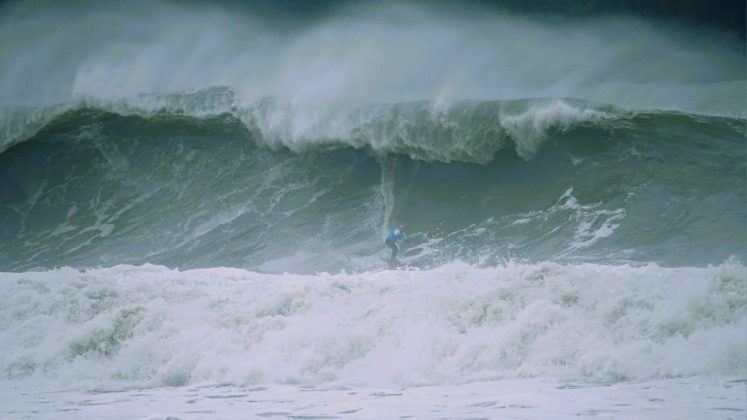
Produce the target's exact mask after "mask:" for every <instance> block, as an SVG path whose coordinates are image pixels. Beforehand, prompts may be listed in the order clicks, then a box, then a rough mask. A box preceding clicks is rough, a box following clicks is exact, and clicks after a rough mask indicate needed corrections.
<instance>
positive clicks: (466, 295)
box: [0, 261, 747, 388]
mask: <svg viewBox="0 0 747 420" xmlns="http://www.w3.org/2000/svg"><path fill="white" fill-rule="evenodd" d="M0 282H2V286H3V288H4V290H5V291H6V292H5V293H4V294H3V297H2V298H1V299H2V305H0V372H2V380H3V381H5V382H24V383H36V382H38V383H44V384H46V385H49V386H52V387H73V388H77V387H91V386H99V387H115V388H116V387H120V386H123V387H125V386H157V385H185V384H195V383H234V384H242V385H247V384H256V383H262V384H281V383H286V384H332V385H351V386H380V385H381V386H408V385H424V384H432V385H435V384H454V383H466V382H474V381H483V380H496V379H500V378H507V377H546V376H551V377H556V378H569V379H581V380H587V379H588V380H604V381H607V380H609V381H618V380H626V379H654V378H668V377H679V376H693V375H724V376H730V377H741V378H744V377H745V376H746V375H747V363H745V360H747V357H745V356H747V343H746V342H745V328H747V269H746V268H745V267H744V266H743V265H742V264H741V263H738V262H731V261H730V262H726V263H724V264H722V265H720V266H718V267H708V268H687V267H679V268H666V267H659V266H656V265H647V266H641V267H633V266H627V265H622V266H610V265H595V264H581V265H558V264H553V263H542V264H535V265H507V266H503V267H496V268H474V267H471V266H468V265H464V264H461V263H452V264H449V265H446V266H442V267H440V268H437V269H433V270H428V271H382V272H371V273H363V274H344V273H343V274H336V275H331V274H325V273H320V274H317V275H307V276H305V275H292V274H283V275H269V274H259V273H255V272H250V271H245V270H241V269H230V268H210V269H200V270H189V271H179V270H176V269H168V268H165V267H160V266H152V265H145V266H140V267H135V266H124V265H121V266H116V267H112V268H102V269H89V270H85V271H78V270H74V269H70V268H62V269H58V270H52V271H46V272H29V273H3V274H0Z"/></svg>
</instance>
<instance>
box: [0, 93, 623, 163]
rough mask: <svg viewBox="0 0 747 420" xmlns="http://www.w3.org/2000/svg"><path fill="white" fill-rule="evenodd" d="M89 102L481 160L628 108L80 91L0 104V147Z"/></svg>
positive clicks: (262, 133) (304, 141) (302, 147)
mask: <svg viewBox="0 0 747 420" xmlns="http://www.w3.org/2000/svg"><path fill="white" fill-rule="evenodd" d="M85 109H94V110H100V111H104V112H113V113H115V114H118V115H123V116H130V115H135V116H142V117H154V116H157V115H165V116H169V115H186V116H191V117H197V118H206V117H214V116H217V115H221V114H226V113H228V114H231V115H233V116H234V117H235V118H238V119H239V120H241V121H242V122H243V123H244V125H245V126H246V127H247V128H248V129H249V130H250V131H251V132H253V133H254V134H255V140H256V141H259V142H260V143H263V144H265V145H267V146H269V147H272V148H275V149H277V148H287V149H290V150H293V151H296V152H303V151H306V150H309V149H315V148H336V147H345V146H347V147H355V148H360V147H368V148H370V149H372V150H373V151H375V152H376V153H379V154H386V153H404V154H409V155H410V156H411V157H414V158H417V159H422V160H438V161H444V162H449V161H465V162H478V163H486V162H488V161H489V160H490V159H491V158H492V156H493V154H495V153H496V152H497V151H498V150H500V149H502V148H503V147H504V146H505V144H506V143H507V142H512V143H513V144H514V146H515V149H516V152H517V154H519V156H521V157H523V158H525V159H530V158H531V157H532V156H533V155H534V153H536V151H537V150H538V148H539V147H540V145H541V143H542V141H543V140H544V139H545V138H546V137H547V135H548V133H550V132H553V131H554V132H561V133H562V132H564V131H567V130H570V129H572V128H573V127H576V126H579V125H583V124H591V125H598V126H605V124H614V121H616V120H620V119H626V118H629V116H630V115H631V114H629V113H625V112H622V111H619V110H615V109H614V108H612V107H609V106H604V105H599V104H592V103H588V102H585V101H578V100H572V99H524V100H512V101H456V102H453V103H448V104H443V103H440V102H437V101H433V102H432V101H416V102H404V103H395V104H383V103H382V104H365V103H342V104H334V105H333V104H327V105H323V106H319V107H314V108H306V107H301V108H299V107H294V106H293V105H292V104H289V103H286V102H282V101H280V100H277V99H272V98H264V99H262V100H259V101H257V102H253V103H251V104H248V105H242V104H241V102H240V101H239V100H237V98H236V95H235V93H234V91H232V90H231V89H229V88H226V87H218V88H211V89H206V90H198V91H194V92H184V93H176V94H169V95H161V94H148V95H145V94H143V95H137V96H136V97H134V98H115V99H110V100H101V99H96V98H81V99H80V100H78V101H73V102H69V103H61V104H57V105H54V106H49V107H43V108H28V107H23V108H8V109H4V110H0V122H2V123H3V124H2V126H3V127H4V128H3V132H2V138H1V139H0V140H1V141H0V151H1V150H4V149H7V148H8V147H10V146H12V145H13V144H16V143H18V142H20V141H23V140H25V139H28V138H30V137H32V136H33V135H35V134H36V133H37V132H38V131H39V130H40V129H42V128H43V127H45V126H46V125H48V124H49V123H51V122H52V121H53V120H55V119H56V118H59V117H60V116H61V115H63V114H64V113H67V112H75V111H77V110H85Z"/></svg>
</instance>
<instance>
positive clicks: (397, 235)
mask: <svg viewBox="0 0 747 420" xmlns="http://www.w3.org/2000/svg"><path fill="white" fill-rule="evenodd" d="M406 227H407V226H406V225H405V224H404V223H403V224H401V225H399V227H398V228H397V229H393V230H392V231H391V232H389V234H388V235H387V236H386V239H385V240H384V243H385V244H386V246H388V247H389V248H391V249H392V258H391V259H390V260H389V261H390V262H393V263H396V262H397V254H399V247H398V246H397V242H399V241H404V240H405V239H407V235H405V228H406Z"/></svg>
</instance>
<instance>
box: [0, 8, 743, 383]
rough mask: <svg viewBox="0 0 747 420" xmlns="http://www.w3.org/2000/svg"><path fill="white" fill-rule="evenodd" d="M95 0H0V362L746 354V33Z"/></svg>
mask: <svg viewBox="0 0 747 420" xmlns="http://www.w3.org/2000/svg"><path fill="white" fill-rule="evenodd" d="M183 6H184V5H183ZM46 7H49V8H50V10H54V8H53V7H52V6H51V5H50V4H46ZM113 7H114V6H111V5H108V6H99V7H98V8H93V7H92V8H91V9H90V10H88V11H87V12H86V13H81V14H80V15H79V16H76V17H75V19H76V23H77V26H76V28H78V29H75V30H74V29H71V27H68V26H65V25H62V24H60V21H59V16H58V15H57V14H55V13H53V12H51V11H50V12H43V10H45V9H44V8H33V7H30V8H24V7H20V6H19V7H18V8H17V9H15V10H14V13H11V14H8V16H6V17H5V18H4V20H0V40H2V41H0V63H2V64H3V65H2V66H0V86H2V89H3V90H2V97H0V122H1V123H2V128H1V130H2V131H1V133H0V134H1V135H2V137H1V138H0V151H1V152H0V271H3V272H5V273H2V274H0V281H2V284H3V288H4V289H5V291H6V292H5V293H4V295H3V296H4V297H3V298H2V302H3V304H2V306H1V307H0V337H2V340H0V343H1V344H0V345H1V346H2V348H1V350H2V351H1V352H0V379H2V380H3V381H4V382H3V383H5V384H12V385H13V386H17V385H18V384H44V385H45V386H46V387H49V388H53V389H57V388H70V387H71V388H73V389H90V388H107V389H108V388H122V387H154V386H185V385H194V384H203V383H208V384H233V385H236V386H249V385H257V384H259V385H272V384H299V385H320V384H322V385H323V384H332V385H333V386H353V387H356V386H358V387H370V386H404V387H407V386H414V385H450V384H465V383H474V382H477V381H498V380H502V379H504V378H516V377H529V378H536V377H542V378H544V377H550V378H560V379H572V380H590V381H604V382H606V383H618V382H621V381H622V382H625V381H630V380H643V381H645V380H658V379H666V378H682V377H700V376H703V375H706V376H715V377H718V378H729V379H737V380H740V379H744V378H745V377H747V364H745V360H747V337H745V329H746V328H747V269H745V267H744V265H743V261H744V260H745V258H746V257H747V241H745V237H746V236H745V235H746V234H747V225H746V221H747V182H745V174H746V173H747V147H746V142H745V135H746V134H747V128H746V127H747V126H746V123H745V94H744V92H745V90H744V89H745V80H744V51H743V45H741V47H740V45H739V44H740V41H735V40H733V39H731V38H729V37H726V36H723V35H719V34H712V33H710V32H708V31H705V30H698V31H696V32H697V33H695V34H694V33H689V32H688V31H687V30H685V29H683V28H679V27H661V28H659V27H655V26H652V25H650V24H648V23H646V22H634V21H631V20H624V19H623V20H611V19H610V20H608V21H605V22H604V24H599V25H592V24H588V23H585V24H579V25H576V26H568V25H567V22H562V21H561V22H556V21H529V20H526V18H515V17H514V18H512V17H510V16H506V15H495V16H492V15H488V16H481V17H480V18H479V19H475V20H469V19H466V18H464V17H463V16H462V17H460V16H456V17H454V16H451V17H445V16H443V15H442V14H440V13H437V12H428V11H426V10H422V9H420V8H417V7H414V6H413V7H407V8H404V7H402V6H396V7H395V6H392V8H391V9H387V10H385V9H383V8H380V9H375V8H371V9H370V10H369V9H367V10H366V11H364V12H361V13H363V15H365V16H366V17H367V19H361V18H360V17H358V15H356V14H349V15H348V14H344V13H343V14H341V15H340V16H335V17H331V18H329V19H326V20H322V21H320V22H316V23H315V24H314V25H310V26H308V27H306V26H304V25H303V24H299V23H298V22H295V23H292V24H291V23H288V25H287V26H285V27H282V28H279V29H276V30H274V29H272V28H269V27H268V26H267V25H266V24H262V23H259V22H261V19H260V18H258V17H252V16H249V15H246V16H244V15H240V14H239V15H231V14H229V13H227V12H225V11H221V10H220V9H217V8H216V9H215V10H209V13H208V12H207V11H206V10H205V9H197V6H194V5H193V6H189V7H187V6H184V8H180V7H179V6H178V5H176V4H171V3H159V4H157V5H154V4H151V3H135V7H134V9H133V10H132V11H127V12H124V11H121V10H119V9H116V8H114V9H112V8H113ZM190 7H193V8H195V9H194V10H193V9H190ZM112 10H119V11H120V12H122V13H121V14H118V15H109V14H108V13H109V12H111V11H112ZM135 12H140V13H145V14H146V15H147V16H149V20H146V21H144V22H140V23H136V22H138V21H137V20H136V19H135V18H134V17H133V16H130V13H135ZM393 15H397V16H399V19H402V21H397V20H396V19H395V20H394V22H395V23H391V22H392V21H391V18H392V16H393ZM167 17H169V18H167ZM198 17H202V18H203V19H198ZM247 22H254V25H251V24H247ZM353 23H356V24H357V26H351V25H352V24H353ZM180 25H181V26H180ZM182 27H187V28H190V29H189V31H188V32H184V31H182V30H180V28H182ZM80 28H87V29H88V30H89V31H92V32H93V33H97V34H99V36H97V37H89V36H86V37H81V34H82V33H84V32H85V31H81V30H80ZM622 28H626V29H631V28H635V29H636V31H634V32H628V33H630V36H629V37H623V38H621V37H618V36H615V33H616V32H615V31H616V30H620V29H622ZM508 34H518V36H517V37H515V38H512V39H513V41H510V40H506V37H507V35H508ZM177 35H180V37H179V38H177ZM107 36H108V37H113V38H111V39H114V40H116V41H111V40H108V41H107V39H109V38H107ZM7 40H12V41H10V42H9V41H7ZM242 40H243V41H242ZM393 40H397V41H398V42H393ZM434 40H436V41H438V42H433V41H434ZM540 41H541V42H540ZM538 43H540V44H538ZM69 45H76V46H77V47H76V49H75V50H74V52H73V53H70V54H63V53H64V52H65V51H67V49H69V48H70V47H69ZM537 45H544V47H542V48H538V47H536V46H537ZM561 46H562V47H563V48H566V49H567V50H568V51H569V52H568V53H563V54H561V53H560V52H559V51H558V49H559V48H560V47H561ZM384 47H388V48H384ZM532 48H538V49H537V50H536V51H535V50H533V49H532ZM740 48H741V49H740ZM52 51H54V52H56V53H57V54H56V55H55V54H50V52H52ZM411 51H420V53H421V54H420V55H419V56H417V55H415V56H414V55H412V54H411V53H410V52H411ZM580 51H585V52H586V54H589V53H592V52H593V53H594V54H592V55H591V57H593V58H587V55H585V54H582V53H581V52H580ZM663 52H666V54H663ZM444 57H448V61H445V58H444ZM52 62H53V63H54V66H50V63H52ZM176 63H182V66H181V67H177V64H176ZM429 69H430V70H429ZM402 222H404V223H407V225H408V233H409V235H410V237H409V239H408V240H407V241H406V242H405V243H404V245H403V253H402V257H401V260H402V261H403V263H404V265H405V267H404V268H406V270H403V271H392V270H388V269H387V264H386V261H385V259H386V258H387V255H388V249H387V248H386V247H385V246H384V244H383V237H384V236H385V234H386V232H387V230H388V229H390V228H391V227H392V226H394V225H396V224H398V223H402ZM221 267H230V268H221Z"/></svg>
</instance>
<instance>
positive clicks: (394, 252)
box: [386, 241, 399, 260]
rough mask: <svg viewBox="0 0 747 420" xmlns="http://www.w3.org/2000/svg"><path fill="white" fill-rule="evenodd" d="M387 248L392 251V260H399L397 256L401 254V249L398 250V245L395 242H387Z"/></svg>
mask: <svg viewBox="0 0 747 420" xmlns="http://www.w3.org/2000/svg"><path fill="white" fill-rule="evenodd" d="M386 246H388V247H389V248H391V249H392V258H391V259H392V260H394V259H397V254H398V253H399V248H397V244H396V243H395V242H394V241H386Z"/></svg>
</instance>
